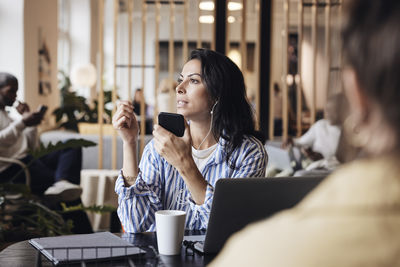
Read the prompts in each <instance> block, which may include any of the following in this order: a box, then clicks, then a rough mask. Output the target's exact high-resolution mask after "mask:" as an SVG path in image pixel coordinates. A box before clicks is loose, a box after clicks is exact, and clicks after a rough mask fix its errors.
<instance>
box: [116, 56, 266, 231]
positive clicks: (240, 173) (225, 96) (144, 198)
mask: <svg viewBox="0 0 400 267" xmlns="http://www.w3.org/2000/svg"><path fill="white" fill-rule="evenodd" d="M176 99H177V102H176V108H177V112H178V113H179V114H182V115H183V116H184V118H185V119H186V120H187V121H189V123H188V122H186V121H185V132H184V135H183V137H177V136H175V135H174V134H172V133H171V132H169V131H167V130H166V129H164V128H162V127H161V126H159V125H155V126H154V130H153V136H154V138H153V140H152V141H150V142H149V144H147V145H146V147H145V149H144V152H143V155H142V158H141V160H140V164H139V166H138V159H137V154H136V146H137V139H138V123H137V121H136V117H135V115H134V114H133V106H132V104H131V103H130V102H129V101H121V102H120V103H119V104H118V105H117V111H116V113H115V115H114V117H113V125H114V128H115V129H117V130H118V132H119V134H120V136H121V138H122V140H123V167H122V170H121V172H120V175H119V177H118V179H117V181H116V183H115V192H116V193H117V194H118V204H119V205H118V215H119V218H120V220H121V223H122V226H123V228H124V230H125V231H126V232H144V231H154V230H155V212H156V211H157V210H163V209H172V210H184V211H186V214H187V215H186V228H187V229H196V230H197V229H206V228H207V224H208V218H209V215H210V209H211V204H212V199H213V192H214V186H215V184H216V182H217V180H218V179H220V178H236V177H255V176H257V177H263V176H264V174H265V168H266V164H267V154H266V151H265V148H264V145H263V142H264V139H263V136H262V135H261V134H260V133H259V132H257V131H256V130H255V123H254V116H253V115H254V114H253V112H252V109H251V106H250V104H249V102H248V100H247V98H246V90H245V84H244V79H243V75H242V73H241V71H240V69H239V68H238V67H237V66H236V65H235V63H233V62H232V61H231V60H230V59H229V58H228V57H226V56H224V55H222V54H220V53H217V52H215V51H211V50H205V49H196V50H193V51H192V53H191V56H190V60H189V61H188V62H187V63H186V64H185V65H184V66H183V69H182V72H181V73H180V76H179V80H178V86H177V87H176ZM239 197H240V196H239Z"/></svg>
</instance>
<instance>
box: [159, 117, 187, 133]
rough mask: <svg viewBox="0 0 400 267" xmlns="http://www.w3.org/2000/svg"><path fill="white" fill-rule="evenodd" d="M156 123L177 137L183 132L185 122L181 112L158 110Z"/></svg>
mask: <svg viewBox="0 0 400 267" xmlns="http://www.w3.org/2000/svg"><path fill="white" fill-rule="evenodd" d="M158 124H160V126H162V127H163V128H164V129H166V130H168V131H170V132H171V133H173V134H175V135H176V136H178V137H182V136H183V133H184V132H185V122H184V119H183V116H182V115H181V114H176V113H168V112H160V114H158Z"/></svg>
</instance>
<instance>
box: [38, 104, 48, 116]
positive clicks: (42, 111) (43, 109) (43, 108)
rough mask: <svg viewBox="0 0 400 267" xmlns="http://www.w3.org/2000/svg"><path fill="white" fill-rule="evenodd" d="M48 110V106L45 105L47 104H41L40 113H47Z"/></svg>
mask: <svg viewBox="0 0 400 267" xmlns="http://www.w3.org/2000/svg"><path fill="white" fill-rule="evenodd" d="M46 111H47V106H45V105H40V106H39V108H38V112H39V113H40V114H42V115H44V113H46Z"/></svg>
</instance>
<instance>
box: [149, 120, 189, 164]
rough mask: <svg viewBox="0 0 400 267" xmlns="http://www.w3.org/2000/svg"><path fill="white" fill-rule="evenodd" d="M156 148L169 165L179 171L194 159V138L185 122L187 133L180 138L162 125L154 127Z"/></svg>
mask: <svg viewBox="0 0 400 267" xmlns="http://www.w3.org/2000/svg"><path fill="white" fill-rule="evenodd" d="M153 136H154V147H155V149H156V151H157V152H158V154H160V155H161V156H162V157H163V158H164V159H165V160H166V161H168V163H169V164H171V165H172V166H174V167H175V168H176V169H177V170H178V171H181V170H182V169H183V168H185V167H184V166H185V163H187V159H192V138H191V136H190V128H189V125H188V123H187V122H186V120H185V132H184V135H183V136H182V137H178V136H176V135H174V134H173V133H171V132H169V131H168V130H166V129H164V128H163V127H161V126H160V125H158V124H156V125H154V129H153Z"/></svg>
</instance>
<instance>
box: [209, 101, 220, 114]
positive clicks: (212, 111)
mask: <svg viewBox="0 0 400 267" xmlns="http://www.w3.org/2000/svg"><path fill="white" fill-rule="evenodd" d="M217 104H218V100H217V101H215V103H214V105H213V107H212V109H211V111H210V114H211V115H212V114H213V113H214V108H215V106H216V105H217Z"/></svg>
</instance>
